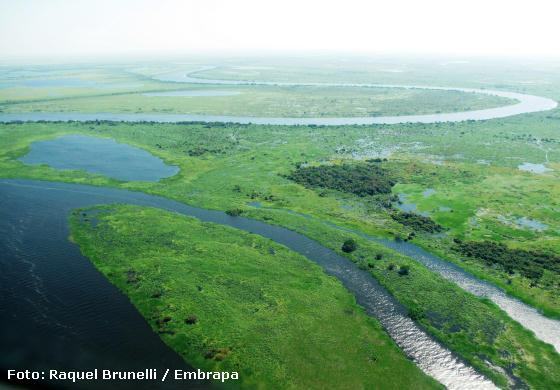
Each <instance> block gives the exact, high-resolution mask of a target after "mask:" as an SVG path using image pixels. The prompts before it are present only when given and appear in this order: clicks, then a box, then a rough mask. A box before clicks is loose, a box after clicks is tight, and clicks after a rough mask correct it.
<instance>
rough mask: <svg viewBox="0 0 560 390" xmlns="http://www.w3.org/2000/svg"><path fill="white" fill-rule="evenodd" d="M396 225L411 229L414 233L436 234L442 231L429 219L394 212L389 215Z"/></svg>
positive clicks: (409, 213)
mask: <svg viewBox="0 0 560 390" xmlns="http://www.w3.org/2000/svg"><path fill="white" fill-rule="evenodd" d="M391 218H393V219H394V220H395V221H397V222H398V223H401V224H403V225H405V226H408V227H410V228H412V229H413V230H414V231H422V232H428V233H437V232H441V231H442V230H443V228H442V226H441V225H439V224H437V223H435V222H434V221H432V219H431V218H430V217H426V216H423V215H420V214H416V213H411V212H395V213H393V214H391Z"/></svg>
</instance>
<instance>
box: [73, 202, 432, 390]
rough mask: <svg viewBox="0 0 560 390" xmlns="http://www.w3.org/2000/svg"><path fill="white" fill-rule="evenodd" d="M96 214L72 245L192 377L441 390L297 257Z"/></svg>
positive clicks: (222, 236)
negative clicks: (211, 374) (227, 375)
mask: <svg viewBox="0 0 560 390" xmlns="http://www.w3.org/2000/svg"><path fill="white" fill-rule="evenodd" d="M94 211H95V212H94V213H90V209H86V210H78V211H76V212H74V213H73V214H72V217H71V227H72V239H73V240H74V241H75V242H77V243H78V244H79V245H80V248H81V250H82V252H83V253H84V254H85V255H86V256H87V257H89V258H90V259H91V260H92V261H93V263H94V264H95V266H96V267H97V268H98V269H99V270H100V271H101V272H102V273H103V274H104V275H105V276H106V277H107V278H108V279H109V280H110V281H111V282H112V283H114V284H115V285H116V286H117V287H118V288H119V289H121V290H122V291H123V292H124V293H125V294H126V295H127V296H128V297H129V298H130V300H131V301H132V303H133V304H134V305H135V306H136V307H137V308H138V310H139V311H140V313H142V315H143V316H144V317H145V318H146V319H147V321H148V322H149V323H150V325H151V326H152V328H153V329H154V331H155V332H158V333H159V334H160V336H161V337H162V339H163V340H164V341H165V342H166V343H167V344H168V345H169V346H170V347H172V348H173V349H174V350H175V351H177V353H179V354H180V355H181V356H182V357H183V358H184V359H185V360H187V361H188V362H189V363H191V364H193V365H194V366H195V367H199V368H203V369H206V370H211V371H230V372H231V371H237V372H239V376H240V383H236V385H237V384H240V385H241V386H242V387H245V388H247V387H248V388H263V389H265V388H266V389H269V388H283V389H286V388H298V389H302V388H308V389H311V388H317V389H319V388H326V387H328V388H340V389H348V388H355V389H362V388H371V386H372V385H371V384H372V383H375V387H376V388H384V389H402V388H415V389H416V388H418V389H423V388H439V386H438V385H437V383H435V382H434V381H433V380H431V379H430V378H428V377H427V376H426V375H424V374H423V373H422V372H421V371H420V370H419V369H418V368H417V367H416V366H414V364H413V363H412V362H410V361H409V360H408V359H406V357H405V356H404V355H402V353H401V352H400V351H399V350H398V348H397V347H396V345H394V343H393V341H392V340H391V339H390V338H389V337H388V336H387V335H386V333H385V332H384V331H382V330H381V328H380V325H379V324H378V323H377V321H376V320H374V319H372V318H371V317H368V316H367V315H366V314H365V313H364V311H363V309H362V308H360V307H359V306H357V305H356V303H355V301H354V298H353V296H352V295H351V294H350V293H348V292H347V291H346V290H345V289H344V287H343V286H342V285H341V283H340V282H338V281H337V280H336V279H334V278H331V277H328V276H327V275H325V274H324V273H323V272H322V270H321V268H320V267H319V266H317V265H315V264H313V263H312V262H310V261H309V260H307V259H305V258H304V257H303V256H301V255H298V254H296V253H294V252H292V251H290V250H288V249H287V248H285V247H283V246H281V245H278V244H276V243H274V242H272V241H270V240H267V239H264V238H262V237H260V236H257V235H252V234H248V233H244V232H240V231H238V230H236V229H233V228H228V227H224V226H220V225H215V224H210V223H202V222H200V221H198V220H196V219H194V218H188V217H184V216H180V215H177V214H172V213H169V212H162V211H161V210H157V209H151V208H141V207H134V206H105V207H101V208H94ZM93 221H95V224H94V223H92V222H93Z"/></svg>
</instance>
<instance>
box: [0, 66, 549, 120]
mask: <svg viewBox="0 0 560 390" xmlns="http://www.w3.org/2000/svg"><path fill="white" fill-rule="evenodd" d="M212 68H214V67H205V68H202V69H198V70H196V71H193V72H189V73H170V74H167V75H163V76H159V77H158V78H157V80H160V81H167V82H176V83H190V84H214V85H264V86H313V87H317V86H323V87H354V88H404V89H425V90H440V91H459V92H465V93H479V94H484V95H492V96H499V97H504V98H509V99H513V100H516V101H517V103H514V104H510V105H507V106H502V107H495V108H488V109H482V110H472V111H462V112H452V113H437V114H422V115H400V116H373V117H331V118H290V117H281V118H272V117H250V116H228V115H194V114H148V113H133V114H130V113H128V114H127V113H107V112H104V113H78V112H27V113H26V112H23V113H0V121H4V122H13V121H38V120H44V121H67V120H73V121H91V120H110V121H125V122H137V121H146V122H226V123H240V124H250V123H252V124H259V125H324V126H336V125H372V124H398V123H438V122H462V121H468V120H488V119H496V118H505V117H509V116H513V115H520V114H527V113H532V112H539V111H547V110H552V109H554V108H556V107H557V106H558V103H557V102H556V101H554V100H552V99H549V98H546V97H541V96H535V95H528V94H523V93H517V92H507V91H497V90H490V89H476V88H458V87H441V86H424V85H397V84H368V83H284V82H273V81H247V80H215V79H204V78H199V77H195V74H196V73H199V72H202V71H205V70H209V69H212Z"/></svg>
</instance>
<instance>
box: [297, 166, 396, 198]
mask: <svg viewBox="0 0 560 390" xmlns="http://www.w3.org/2000/svg"><path fill="white" fill-rule="evenodd" d="M288 177H289V178H290V179H291V180H293V181H295V182H296V183H299V184H302V185H304V186H306V187H309V188H316V187H319V188H328V189H332V190H338V191H342V192H348V193H351V194H356V195H358V196H367V195H376V194H389V193H391V187H393V185H395V182H394V181H393V180H392V179H391V177H390V175H389V173H388V172H387V171H385V170H384V169H383V168H381V167H380V166H378V165H377V164H342V165H320V166H316V167H314V166H311V167H299V168H298V169H297V170H295V171H294V172H292V173H291V174H290V176H288Z"/></svg>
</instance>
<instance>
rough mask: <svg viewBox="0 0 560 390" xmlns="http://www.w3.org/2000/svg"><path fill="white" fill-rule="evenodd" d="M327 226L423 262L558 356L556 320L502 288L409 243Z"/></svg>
mask: <svg viewBox="0 0 560 390" xmlns="http://www.w3.org/2000/svg"><path fill="white" fill-rule="evenodd" d="M328 225H329V226H332V227H334V228H336V229H339V230H343V231H347V232H349V233H354V234H357V235H359V236H361V237H363V238H366V239H368V240H370V241H374V242H377V243H379V244H382V245H384V246H385V247H387V248H389V249H393V250H395V251H397V252H399V253H401V254H403V255H405V256H408V257H410V258H412V259H414V260H416V261H418V262H420V263H422V264H423V265H425V266H426V268H428V269H430V270H431V271H434V272H437V273H438V274H440V275H441V276H443V277H444V278H445V279H447V280H450V281H452V282H454V283H455V284H457V285H458V286H459V287H461V288H462V289H464V290H465V291H468V292H470V293H471V294H474V295H476V296H479V297H484V298H488V299H490V300H491V301H492V302H494V303H495V304H496V305H498V306H499V307H500V308H501V309H502V310H503V311H505V312H506V313H507V314H508V315H509V316H510V317H511V318H512V319H514V320H515V321H517V322H519V323H520V324H521V325H523V326H524V327H525V328H526V329H529V330H531V331H532V332H534V333H535V336H536V337H537V338H539V339H541V340H542V341H544V342H546V343H549V344H551V345H552V346H554V348H555V349H556V351H557V352H559V353H560V321H559V320H555V319H552V318H548V317H545V316H544V315H542V314H541V313H539V311H538V310H537V309H535V308H534V307H532V306H530V305H527V304H525V303H523V302H521V301H520V300H518V299H516V298H513V297H511V296H509V295H508V294H507V293H506V292H505V291H504V290H502V289H501V288H499V287H497V286H495V285H493V284H491V283H488V282H486V281H484V280H481V279H478V278H477V277H475V276H474V275H472V274H471V273H469V272H467V271H465V270H464V269H462V268H461V267H459V266H458V265H456V264H453V263H451V262H449V261H445V260H444V259H442V258H440V257H438V256H436V255H434V254H432V253H430V252H428V251H426V250H424V249H422V248H421V247H419V246H418V245H415V244H413V243H411V242H407V241H393V240H388V239H383V238H378V237H373V236H370V235H368V234H365V233H362V232H360V231H357V230H353V229H346V228H343V227H340V226H337V225H335V224H332V223H328Z"/></svg>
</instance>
